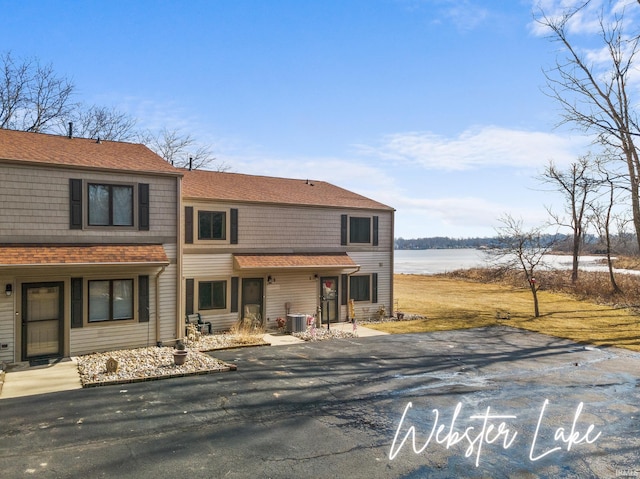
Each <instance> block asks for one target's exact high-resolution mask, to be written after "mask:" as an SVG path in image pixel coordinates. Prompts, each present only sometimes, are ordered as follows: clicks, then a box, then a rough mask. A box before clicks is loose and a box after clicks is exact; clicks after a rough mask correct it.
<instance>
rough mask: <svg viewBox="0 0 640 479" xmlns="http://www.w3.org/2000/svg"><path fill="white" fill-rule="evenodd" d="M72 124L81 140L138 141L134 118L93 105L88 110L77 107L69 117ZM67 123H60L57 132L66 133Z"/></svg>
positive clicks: (114, 110) (138, 135) (112, 109)
mask: <svg viewBox="0 0 640 479" xmlns="http://www.w3.org/2000/svg"><path fill="white" fill-rule="evenodd" d="M69 120H70V121H71V122H72V123H73V130H74V134H75V135H77V136H79V137H82V138H93V139H96V140H97V139H101V140H109V141H132V140H139V139H140V134H139V133H138V132H137V131H136V129H135V126H136V120H135V118H133V117H131V116H129V115H127V114H126V113H123V112H121V111H118V110H116V109H115V108H107V107H103V106H96V105H93V106H91V107H89V108H82V107H79V108H78V109H76V110H75V111H74V112H73V113H71V115H70V116H69ZM66 128H67V122H66V121H65V122H61V123H60V124H59V127H58V130H59V131H60V132H61V133H63V134H64V133H66Z"/></svg>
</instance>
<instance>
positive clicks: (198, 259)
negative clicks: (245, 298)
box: [182, 254, 239, 331]
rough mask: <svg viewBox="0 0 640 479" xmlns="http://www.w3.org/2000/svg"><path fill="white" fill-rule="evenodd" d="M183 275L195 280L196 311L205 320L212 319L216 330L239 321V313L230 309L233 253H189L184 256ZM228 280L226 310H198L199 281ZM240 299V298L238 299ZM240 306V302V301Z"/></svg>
mask: <svg viewBox="0 0 640 479" xmlns="http://www.w3.org/2000/svg"><path fill="white" fill-rule="evenodd" d="M182 275H183V277H184V278H185V279H186V278H193V279H194V280H195V293H196V294H195V297H194V303H195V304H194V311H196V312H200V314H201V316H202V320H203V321H210V322H211V325H212V327H213V329H214V330H215V331H223V330H227V329H229V328H231V326H233V325H234V324H235V323H236V322H237V321H238V313H232V312H230V311H229V307H230V299H231V282H230V280H231V276H233V275H234V272H233V256H232V255H231V254H211V255H209V254H189V255H184V256H183V264H182ZM218 280H224V281H227V309H226V310H224V311H215V310H211V311H198V296H197V291H198V281H218ZM238 301H239V300H238ZM238 306H239V303H238Z"/></svg>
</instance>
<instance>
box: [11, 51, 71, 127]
mask: <svg viewBox="0 0 640 479" xmlns="http://www.w3.org/2000/svg"><path fill="white" fill-rule="evenodd" d="M0 68H1V75H2V78H1V79H0V128H7V129H13V130H23V131H33V132H43V131H47V130H49V129H50V128H52V127H53V126H54V123H55V122H56V121H57V120H60V119H62V118H65V117H66V116H68V115H69V114H70V112H71V111H73V109H74V108H75V107H76V105H75V104H74V103H73V102H72V101H71V100H72V95H73V93H74V85H73V83H71V82H70V81H69V80H68V79H66V78H63V77H59V76H57V75H56V73H55V72H54V70H53V67H52V66H51V65H41V64H40V62H39V61H38V60H37V59H30V60H16V59H14V58H13V56H12V55H11V52H7V53H4V54H2V55H1V56H0Z"/></svg>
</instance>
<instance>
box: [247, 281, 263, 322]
mask: <svg viewBox="0 0 640 479" xmlns="http://www.w3.org/2000/svg"><path fill="white" fill-rule="evenodd" d="M263 296H264V280H263V278H243V279H242V320H243V321H244V323H245V324H247V325H250V326H262V325H263V322H262V297H263Z"/></svg>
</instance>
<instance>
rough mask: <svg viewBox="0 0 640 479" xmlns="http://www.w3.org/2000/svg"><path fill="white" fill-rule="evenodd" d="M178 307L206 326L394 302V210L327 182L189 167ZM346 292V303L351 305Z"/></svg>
mask: <svg viewBox="0 0 640 479" xmlns="http://www.w3.org/2000/svg"><path fill="white" fill-rule="evenodd" d="M184 175H185V176H184V179H183V208H184V213H183V227H182V235H183V247H182V251H183V271H182V280H183V287H184V291H185V297H184V308H185V310H184V313H185V314H190V313H200V315H201V317H202V319H203V320H204V321H207V322H211V323H212V326H213V329H215V330H224V329H228V328H229V327H231V326H232V325H233V324H235V323H236V322H237V321H238V320H241V319H247V318H250V319H252V320H254V321H255V320H256V319H257V322H258V323H259V324H260V325H262V326H263V327H265V328H266V329H273V328H276V327H277V319H278V318H286V317H287V315H288V314H292V315H304V316H307V315H311V316H313V315H316V316H317V317H318V318H320V321H318V322H322V323H323V324H326V323H327V322H328V321H329V322H336V321H346V320H350V319H352V317H355V319H356V320H358V319H360V320H361V319H365V318H369V317H373V316H375V315H376V314H378V311H379V310H380V309H384V310H385V311H386V312H387V313H389V312H390V311H391V310H392V306H393V305H392V301H393V219H394V210H393V209H392V208H390V207H388V206H385V205H383V204H381V203H378V202H376V201H373V200H370V199H368V198H365V197H363V196H360V195H357V194H355V193H353V192H350V191H347V190H344V189H342V188H339V187H336V186H334V185H331V184H329V183H325V182H320V181H310V180H297V179H285V178H272V177H263V176H253V175H241V174H235V173H219V172H210V171H187V172H185V173H184ZM350 300H353V308H350V307H349V303H350Z"/></svg>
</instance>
